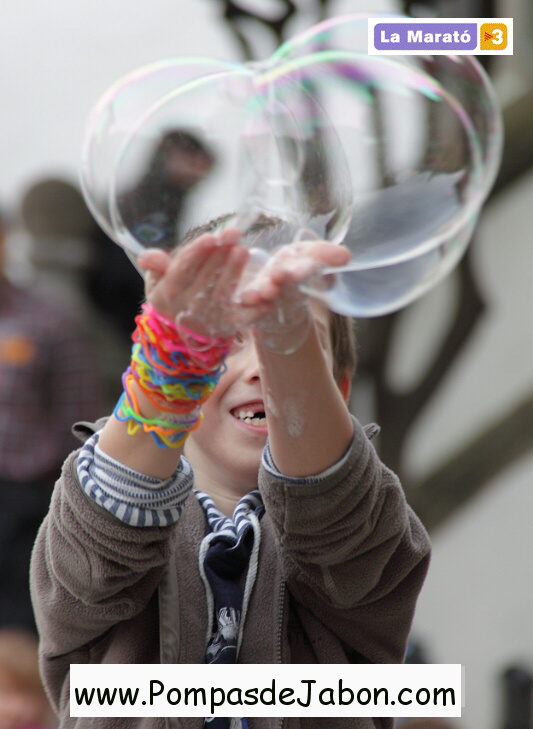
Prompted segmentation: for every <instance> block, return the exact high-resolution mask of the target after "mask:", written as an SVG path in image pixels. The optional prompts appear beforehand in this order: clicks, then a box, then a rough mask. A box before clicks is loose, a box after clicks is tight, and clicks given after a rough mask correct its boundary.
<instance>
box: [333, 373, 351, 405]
mask: <svg viewBox="0 0 533 729" xmlns="http://www.w3.org/2000/svg"><path fill="white" fill-rule="evenodd" d="M337 384H338V386H339V390H340V391H341V394H342V397H343V398H344V402H345V403H346V404H347V405H348V401H349V399H350V393H351V391H352V377H351V375H350V373H349V372H348V370H344V372H343V373H342V374H341V376H340V377H339V381H338V383H337Z"/></svg>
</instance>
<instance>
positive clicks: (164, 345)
mask: <svg viewBox="0 0 533 729" xmlns="http://www.w3.org/2000/svg"><path fill="white" fill-rule="evenodd" d="M142 309H143V313H142V314H139V316H137V317H136V319H135V322H136V324H137V327H136V329H135V331H134V333H133V335H132V339H133V342H134V344H133V347H132V358H131V363H130V366H129V367H128V369H127V370H126V372H125V373H124V375H123V377H122V383H123V387H124V393H123V394H122V396H121V397H120V399H119V401H118V403H117V405H116V407H115V410H114V414H115V417H116V418H117V420H120V421H121V422H127V423H128V433H129V434H131V435H133V434H135V433H137V432H138V431H139V429H140V428H142V429H143V430H144V431H145V432H147V433H150V435H151V436H152V437H153V439H154V441H155V442H156V444H157V445H158V446H159V447H161V448H179V447H181V446H182V445H183V443H184V442H185V440H186V438H187V436H188V435H189V433H191V432H192V431H193V430H195V429H196V428H197V427H198V426H199V424H200V420H201V417H202V416H201V413H200V407H201V405H202V404H203V403H204V402H205V401H206V400H207V398H208V397H209V395H210V394H211V392H212V391H213V390H214V388H215V386H216V384H217V382H218V379H219V377H220V375H221V374H222V373H223V372H224V370H225V365H224V358H225V356H226V355H227V353H228V351H229V348H230V346H231V339H222V338H212V339H210V338H208V337H203V336H201V335H197V334H195V333H193V332H190V331H188V330H186V329H183V328H182V327H177V326H175V325H174V324H173V323H172V322H171V321H170V320H169V319H167V318H166V317H165V316H163V315H162V314H160V313H159V312H158V311H156V309H154V307H153V306H152V305H151V304H149V303H147V304H143V306H142ZM183 337H186V339H185V340H184V338H183ZM187 340H188V341H187ZM191 341H192V342H193V343H194V344H195V345H199V349H198V350H197V349H195V348H193V347H191V345H190V342H191ZM133 382H136V383H137V385H138V386H139V387H140V389H141V391H142V392H143V394H144V395H145V397H146V398H147V399H148V400H149V401H150V402H151V403H152V404H153V405H155V406H156V407H157V408H158V409H159V410H161V411H162V412H163V413H164V415H163V416H162V418H160V419H157V418H153V419H150V418H145V417H143V416H142V415H141V413H140V409H139V405H138V402H137V398H136V396H135V392H134V390H133V388H132V383H133Z"/></svg>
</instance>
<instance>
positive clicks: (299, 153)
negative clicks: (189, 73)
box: [110, 68, 351, 253]
mask: <svg viewBox="0 0 533 729" xmlns="http://www.w3.org/2000/svg"><path fill="white" fill-rule="evenodd" d="M285 83H288V84H290V83H291V81H290V79H287V80H285V79H283V80H282V82H281V83H279V84H273V83H271V82H269V83H268V84H267V83H265V80H264V77H263V74H260V73H257V71H255V70H251V69H248V68H242V69H240V70H231V71H228V72H226V73H219V74H214V75H210V76H207V77H205V78H200V79H196V80H194V81H191V82H189V83H186V84H183V85H181V86H180V87H179V88H178V89H177V90H176V91H173V92H171V93H169V94H167V95H166V96H164V97H163V98H162V99H161V100H160V101H159V102H158V103H156V104H155V105H153V106H152V107H151V108H150V109H149V110H148V112H147V113H146V114H145V115H144V116H143V117H142V118H141V120H140V121H139V122H138V123H137V124H136V125H135V126H134V128H133V129H132V130H131V133H130V134H129V136H128V137H127V138H126V139H125V141H124V142H123V144H122V146H121V149H120V152H119V154H118V155H117V160H116V165H115V169H114V174H113V182H112V187H111V190H110V214H111V219H112V224H113V230H114V233H115V237H116V238H118V241H119V242H120V243H121V245H123V246H124V247H125V248H126V249H128V250H130V251H132V252H134V253H138V251H139V250H140V249H141V248H142V247H144V246H151V245H161V246H163V247H168V246H170V247H172V246H174V245H175V244H176V242H177V241H178V240H180V239H181V238H182V237H183V235H184V234H185V233H186V232H187V231H188V230H190V229H191V228H195V227H197V226H201V225H202V224H203V223H206V221H209V220H213V219H217V218H219V217H221V216H225V215H227V213H228V211H234V213H235V214H234V215H232V217H231V220H225V224H226V225H227V224H230V222H231V224H232V225H238V226H239V227H241V228H243V230H245V229H247V228H248V227H249V226H250V225H253V224H255V223H256V222H257V220H258V219H260V218H261V217H262V216H263V217H264V216H275V217H276V218H278V219H280V220H282V221H284V222H285V223H287V224H289V226H290V227H289V228H287V231H288V240H290V238H291V237H294V236H295V235H296V234H297V233H298V231H300V230H302V229H308V230H309V231H312V232H313V233H314V234H315V235H316V236H319V237H322V238H326V239H327V240H331V241H333V242H339V241H341V240H342V239H343V237H344V235H345V233H346V230H347V227H348V223H349V219H350V211H351V185H350V176H349V171H348V168H347V165H346V160H345V156H344V152H343V149H342V146H341V144H340V142H339V140H338V137H337V133H336V130H335V128H334V126H333V125H332V124H331V122H330V120H329V118H328V117H327V116H326V115H324V114H321V115H315V118H314V120H312V119H309V118H308V117H306V118H304V119H301V118H299V114H298V111H299V110H297V109H295V107H294V105H288V104H287V103H286V102H287V101H289V102H290V101H293V98H292V96H290V98H286V97H287V93H286V91H287V89H286V88H282V87H284V86H285ZM307 96H308V95H307ZM298 101H299V103H300V104H301V101H302V95H301V93H300V94H299V99H298ZM312 102H313V100H312V98H311V97H308V98H307V99H306V101H305V103H307V104H308V105H311V104H312ZM177 122H178V126H177V127H176V124H177ZM191 140H194V145H195V147H196V149H197V150H204V151H205V150H209V155H210V157H211V160H212V166H211V167H210V168H209V169H204V167H202V168H201V169H195V166H194V162H192V163H191V164H190V165H189V167H190V170H189V175H190V176H193V178H194V179H193V180H191V181H192V182H194V189H193V185H192V184H191V185H189V184H188V181H185V182H184V181H183V180H182V179H181V178H183V177H184V174H183V173H184V163H183V159H182V157H183V154H180V147H181V146H184V145H185V146H186V145H189V146H190V145H191V144H192V141H191ZM182 142H183V144H182ZM318 145H320V147H319V146H318ZM318 149H320V154H318ZM265 242H266V241H265ZM286 242H287V241H286Z"/></svg>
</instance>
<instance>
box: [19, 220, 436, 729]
mask: <svg viewBox="0 0 533 729" xmlns="http://www.w3.org/2000/svg"><path fill="white" fill-rule="evenodd" d="M267 227H268V226H267ZM207 229H208V230H209V226H208V227H207ZM200 233H201V234H199V235H198V237H196V238H195V239H194V240H192V241H190V242H187V244H186V245H185V246H182V247H180V248H178V249H177V251H176V252H175V254H174V255H171V254H169V253H166V252H163V251H155V250H153V251H149V252H146V253H143V254H142V255H141V257H140V259H139V262H140V264H141V265H142V266H143V268H144V269H145V270H146V288H147V304H146V305H145V308H144V311H143V314H142V315H141V316H139V317H138V318H137V329H136V334H135V339H136V340H138V344H137V345H135V346H134V350H133V355H132V364H131V367H130V370H129V371H128V373H127V374H126V375H125V377H124V385H125V395H124V397H123V398H122V399H121V400H120V401H119V404H118V405H117V408H116V409H115V412H114V414H113V416H112V417H111V418H109V419H108V420H107V421H101V422H99V423H97V424H95V425H88V424H83V425H80V426H78V432H80V433H82V434H83V436H84V437H85V438H88V439H87V441H86V443H85V445H84V447H83V448H82V449H81V451H80V452H77V453H74V454H72V455H71V456H70V458H69V459H68V460H67V462H66V464H65V466H64V470H63V474H62V478H61V480H60V482H59V483H58V485H57V487H56V491H55V493H54V496H53V499H52V504H51V509H50V513H49V516H48V517H47V520H46V521H45V523H44V524H43V527H42V529H41V532H40V534H39V538H38V540H37V544H36V548H35V551H34V558H33V569H32V583H33V595H34V603H35V610H36V616H37V620H38V624H39V629H40V634H41V662H42V670H43V676H44V680H45V683H46V686H47V688H48V691H49V694H50V696H51V698H52V701H53V704H54V707H55V708H56V710H57V712H58V714H59V716H60V718H61V724H60V725H61V727H67V726H74V724H75V725H76V727H78V728H83V727H89V726H90V727H117V728H118V727H124V728H125V727H131V726H136V727H143V728H144V727H149V728H150V729H152V728H153V729H156V728H159V727H163V726H166V725H168V726H182V727H187V728H189V727H190V728H191V729H201V727H202V726H203V719H201V718H198V719H196V718H195V719H181V720H180V719H167V720H164V719H160V718H153V719H144V720H143V719H137V720H132V719H122V720H120V719H113V720H111V719H100V720H96V719H88V720H83V719H78V720H77V721H75V720H69V664H70V663H83V662H90V663H104V662H105V663H204V662H225V663H232V662H235V661H238V662H239V663H279V662H281V663H317V662H318V663H346V662H357V663H361V662H362V663H367V662H372V663H398V662H401V661H402V659H403V654H404V650H405V644H406V639H407V635H408V632H409V628H410V623H411V619H412V615H413V611H414V607H415V603H416V598H417V595H418V593H419V590H420V588H421V585H422V582H423V579H424V576H425V573H426V570H427V565H428V553H429V547H428V541H427V536H426V534H425V531H424V529H423V527H422V526H421V525H420V523H419V522H418V520H417V519H416V517H415V516H414V515H413V514H412V512H411V511H410V510H409V508H408V507H407V505H406V503H405V498H404V495H403V493H402V489H401V486H400V484H399V483H398V480H397V478H396V476H395V475H394V474H393V473H391V472H390V471H388V470H387V468H386V467H385V466H383V464H381V463H380V461H379V459H378V457H377V455H376V453H375V451H374V449H373V447H372V445H371V444H370V442H369V437H368V436H367V432H368V433H369V435H371V434H372V429H369V430H368V431H365V430H364V429H362V428H361V426H360V425H359V424H358V422H357V421H356V420H355V418H353V417H352V416H351V415H350V413H349V410H348V407H347V401H348V396H349V392H350V381H351V375H352V372H351V369H352V364H353V353H352V352H351V351H350V347H349V346H347V342H349V341H350V332H349V324H348V322H347V320H345V319H343V318H342V317H340V316H338V315H335V314H330V312H329V311H328V310H326V309H325V308H324V307H323V306H322V305H320V304H319V303H316V302H313V303H309V302H308V301H307V298H306V297H305V295H304V294H302V293H301V292H300V290H299V288H298V283H299V282H301V281H303V280H304V279H306V278H307V277H308V276H309V275H311V274H312V273H313V272H314V271H315V270H316V269H317V268H319V267H320V266H322V265H325V266H337V265H342V264H344V263H346V262H347V260H348V259H349V253H348V251H347V250H346V249H344V248H342V247H338V246H333V245H331V244H330V243H324V242H321V241H313V242H306V243H298V244H293V245H291V246H285V247H283V248H282V249H281V250H280V251H279V252H278V253H277V254H276V255H275V256H273V257H272V258H271V260H270V262H269V264H268V265H267V266H265V267H264V268H263V269H262V270H261V271H260V273H259V274H258V275H257V277H256V278H255V279H254V280H253V281H252V282H251V284H247V285H244V286H240V283H241V277H242V275H243V271H244V269H245V266H246V263H247V260H248V257H249V251H248V249H247V248H246V247H245V246H243V245H242V241H241V239H240V234H239V233H238V232H237V231H236V230H231V229H230V230H226V231H225V232H223V233H221V234H219V235H215V234H212V233H209V232H203V233H202V232H201V231H200ZM239 286H240V287H239ZM236 292H238V296H236ZM236 298H238V300H239V304H238V305H236V304H235V303H234V300H235V299H236ZM339 335H340V336H339ZM163 360H165V361H167V360H168V361H167V364H165V363H164V362H163ZM168 362H170V365H172V366H170V365H169V364H168ZM221 370H224V371H223V372H221ZM217 380H218V384H217V385H216V387H214V389H213V385H214V383H215V382H216V381H217ZM191 382H194V385H192V386H191V384H190V383H191ZM200 408H201V410H202V413H203V420H201V422H200V412H199V411H200ZM198 425H199V427H197V426H198ZM267 435H268V440H267ZM182 456H183V457H182ZM193 486H194V489H195V491H194V493H193V494H192V495H191V491H192V489H193ZM237 504H238V506H237ZM235 507H237V508H235ZM230 516H233V518H225V517H230ZM229 670H231V669H229ZM239 724H240V722H239ZM391 724H392V720H389V719H374V720H371V719H360V718H359V719H358V718H354V719H316V718H304V719H301V720H299V719H289V720H284V723H283V727H284V729H296V728H297V727H301V728H302V729H316V728H317V727H328V726H331V727H333V726H335V727H336V728H337V729H348V728H353V727H370V726H376V727H390V726H391ZM228 725H229V724H228V723H226V724H224V720H220V721H219V720H215V722H212V723H211V724H210V726H211V727H213V728H214V727H217V726H228ZM249 725H250V728H251V729H262V728H265V729H266V727H268V728H269V729H270V727H274V726H280V720H278V719H267V718H263V719H250V722H249ZM243 726H244V724H243Z"/></svg>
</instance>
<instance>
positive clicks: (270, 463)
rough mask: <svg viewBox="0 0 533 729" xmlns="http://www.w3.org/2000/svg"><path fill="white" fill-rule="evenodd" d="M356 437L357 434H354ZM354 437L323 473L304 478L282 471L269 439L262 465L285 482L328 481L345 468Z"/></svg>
mask: <svg viewBox="0 0 533 729" xmlns="http://www.w3.org/2000/svg"><path fill="white" fill-rule="evenodd" d="M354 438H355V435H354ZM354 438H352V442H351V444H350V446H349V448H348V450H347V451H346V453H345V454H344V455H343V456H342V457H341V458H340V460H338V461H337V462H336V463H333V464H332V465H331V466H330V467H329V468H326V470H325V471H322V472H321V473H317V474H315V475H314V476H303V477H302V478H295V477H294V476H285V475H284V474H283V473H281V471H280V470H279V469H278V467H277V466H276V464H275V463H274V459H273V458H272V453H271V451H270V444H269V442H268V440H267V443H266V445H265V447H264V449H263V455H262V458H261V465H262V466H263V468H264V469H265V471H266V472H267V473H268V474H269V475H270V476H273V477H274V478H276V479H278V480H279V481H284V482H285V483H289V484H314V483H321V482H322V481H327V480H328V479H329V478H330V477H331V476H333V475H334V474H336V473H337V472H338V471H341V470H342V469H343V468H344V465H345V463H346V461H347V460H348V459H349V457H350V453H351V451H352V448H353V443H354Z"/></svg>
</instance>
